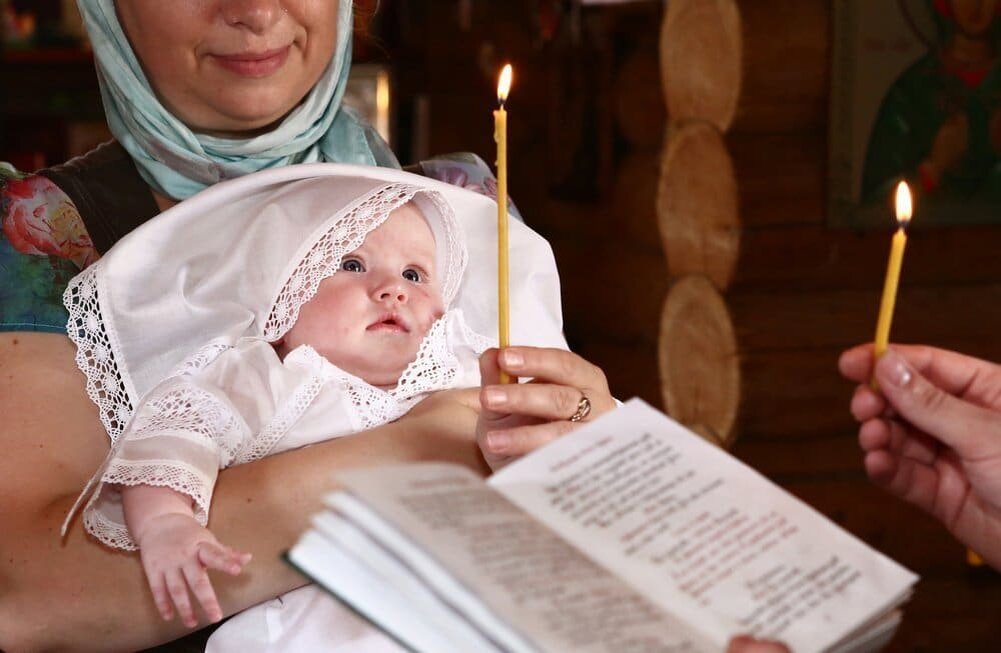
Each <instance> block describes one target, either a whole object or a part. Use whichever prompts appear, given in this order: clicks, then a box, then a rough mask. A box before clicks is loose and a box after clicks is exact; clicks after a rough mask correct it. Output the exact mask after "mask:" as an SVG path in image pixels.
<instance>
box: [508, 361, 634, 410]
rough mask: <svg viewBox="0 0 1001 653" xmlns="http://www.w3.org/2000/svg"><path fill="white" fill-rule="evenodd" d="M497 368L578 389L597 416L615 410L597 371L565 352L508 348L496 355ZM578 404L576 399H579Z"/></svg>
mask: <svg viewBox="0 0 1001 653" xmlns="http://www.w3.org/2000/svg"><path fill="white" fill-rule="evenodd" d="M497 360H498V364H499V365H500V367H501V369H503V370H504V371H505V372H507V373H508V374H511V375H513V376H520V377H532V378H534V379H537V380H539V381H541V382H545V383H552V384H556V385H566V386H570V387H574V388H577V389H578V390H580V391H581V392H582V393H583V394H585V395H587V396H588V397H589V399H590V400H591V402H592V404H594V408H595V409H596V410H597V411H598V412H599V413H601V412H604V411H606V410H609V409H611V408H614V406H615V402H614V400H612V397H611V395H610V394H609V392H608V381H607V380H606V379H605V373H604V372H602V371H601V368H600V367H597V366H595V365H592V364H591V363H589V362H588V361H586V360H584V359H583V358H581V357H580V356H578V355H577V354H575V353H573V352H570V351H566V350H564V349H552V348H550V349H547V348H542V347H507V348H505V349H504V350H503V351H501V352H499V354H498V357H497ZM578 400H579V398H578Z"/></svg>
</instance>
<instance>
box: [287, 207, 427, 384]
mask: <svg viewBox="0 0 1001 653" xmlns="http://www.w3.org/2000/svg"><path fill="white" fill-rule="evenodd" d="M438 274H439V271H438V270H437V269H436V266H435V241H434V235H433V234H432V233H431V228H430V227H429V226H428V224H427V222H425V220H424V217H423V216H422V215H421V214H420V212H419V211H418V210H417V208H416V207H414V206H413V205H412V204H405V205H403V206H402V207H400V208H398V209H396V210H395V211H393V212H392V213H391V214H390V216H389V217H388V218H387V219H386V221H385V222H383V223H382V224H381V225H380V226H379V227H378V228H377V229H374V230H372V231H371V232H369V234H368V236H367V237H366V238H365V242H364V243H362V246H361V247H359V248H358V249H356V250H355V251H353V252H351V253H350V254H346V255H345V256H344V258H343V260H342V261H341V269H340V270H339V271H338V272H337V273H336V274H334V275H332V276H330V277H327V278H326V279H324V280H323V282H321V283H320V287H319V289H318V290H317V292H316V295H315V296H314V297H313V298H312V299H310V300H309V301H308V302H307V303H306V304H304V305H303V307H302V308H301V309H300V311H299V319H298V320H297V321H296V323H295V324H294V325H293V326H292V328H291V329H290V330H289V332H288V333H287V334H286V336H285V339H284V342H283V344H282V346H281V347H280V349H279V351H280V353H281V354H282V355H283V356H284V354H285V353H287V352H288V351H291V350H292V349H295V348H296V347H298V346H300V345H303V344H308V345H310V346H312V347H313V348H314V349H315V350H316V351H317V352H319V353H320V354H322V355H323V356H324V357H325V358H326V359H327V360H329V361H330V362H331V363H333V364H334V365H337V366H338V367H340V368H341V369H343V370H345V371H347V372H350V373H351V374H354V375H355V376H358V377H360V378H362V379H364V380H365V381H367V382H368V383H371V384H372V385H375V386H380V387H392V386H395V385H396V382H397V380H399V378H400V375H401V374H402V373H403V370H404V369H406V367H407V365H408V364H409V363H410V362H411V361H412V360H414V358H416V357H417V350H418V348H419V347H420V344H421V341H422V340H423V339H424V336H425V335H426V334H427V332H428V329H429V328H430V327H431V325H432V324H433V323H434V321H435V320H436V319H438V318H439V317H441V315H442V313H443V311H444V302H443V301H442V297H441V279H439V278H438Z"/></svg>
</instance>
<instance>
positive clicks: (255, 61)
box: [213, 45, 292, 77]
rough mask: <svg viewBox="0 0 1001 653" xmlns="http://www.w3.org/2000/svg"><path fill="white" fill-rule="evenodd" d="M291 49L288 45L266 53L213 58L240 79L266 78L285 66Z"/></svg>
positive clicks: (218, 55)
mask: <svg viewBox="0 0 1001 653" xmlns="http://www.w3.org/2000/svg"><path fill="white" fill-rule="evenodd" d="M291 47H292V46H290V45H286V46H285V47H284V48H278V49H276V50H268V51H267V52H247V53H241V54H227V55H220V54H217V55H213V56H214V57H215V60H216V62H217V63H218V64H219V65H220V66H222V67H223V68H225V69H226V70H228V71H230V72H231V73H234V74H237V75H240V76H242V77H267V76H268V75H270V74H272V73H273V72H275V71H276V70H278V69H279V68H281V67H282V66H283V65H285V61H286V60H287V59H288V53H289V49H290V48H291Z"/></svg>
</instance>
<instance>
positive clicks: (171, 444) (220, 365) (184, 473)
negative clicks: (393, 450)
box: [84, 311, 490, 653]
mask: <svg viewBox="0 0 1001 653" xmlns="http://www.w3.org/2000/svg"><path fill="white" fill-rule="evenodd" d="M461 315H462V314H461V311H450V312H448V313H446V315H445V316H444V317H443V318H441V319H440V320H438V321H437V322H436V323H435V324H434V325H433V326H432V336H433V335H435V332H437V335H438V336H439V337H429V338H428V339H427V340H426V342H427V343H436V342H437V343H441V342H445V343H447V346H446V347H445V348H444V349H443V350H442V349H440V350H439V351H438V352H429V351H428V347H426V346H425V347H422V350H421V353H420V354H419V355H418V356H419V358H421V357H423V363H422V365H421V369H422V370H424V371H425V373H426V371H427V370H428V369H429V366H428V365H427V361H428V358H431V359H435V358H438V359H441V364H440V365H431V366H430V369H432V370H438V371H440V372H442V376H441V378H440V380H439V383H437V384H436V385H437V386H439V388H440V389H445V388H450V387H455V388H457V387H470V386H475V385H476V384H477V383H478V382H479V379H478V375H477V372H478V370H476V369H475V366H474V365H473V363H474V361H475V360H476V358H477V357H478V355H479V354H480V353H481V352H482V351H483V350H484V349H485V348H486V347H487V346H488V345H489V344H490V343H489V341H487V339H485V338H482V337H481V336H479V335H478V334H475V333H473V332H472V331H470V330H468V328H466V327H465V324H464V322H463V320H462V317H461ZM441 336H444V337H443V338H442V337H441ZM206 361H210V362H207V363H206ZM189 368H190V369H188V370H187V371H182V372H181V373H179V374H177V375H175V376H172V377H171V378H169V379H167V380H165V381H164V382H163V383H161V384H160V385H158V386H157V387H156V388H155V389H154V390H153V391H151V392H150V393H149V394H148V395H147V397H146V398H144V400H143V401H142V402H141V404H140V405H139V407H138V408H137V410H136V413H135V417H134V418H133V420H132V423H131V424H130V426H129V427H128V428H127V429H126V430H125V431H124V432H123V433H122V435H121V437H120V438H119V441H118V443H117V444H116V446H115V449H114V452H113V454H112V455H111V456H109V460H108V463H107V466H106V468H105V469H104V471H103V473H102V477H101V483H100V485H99V487H98V489H97V491H96V492H95V495H94V499H93V501H92V502H91V503H90V504H89V505H88V507H87V508H86V509H85V511H84V525H85V527H86V528H87V530H88V531H89V532H90V533H91V534H93V535H94V536H95V537H97V538H98V539H100V540H101V541H102V542H104V543H105V544H108V545H109V546H114V547H117V548H123V549H135V548H137V547H136V545H135V543H134V542H133V540H132V538H131V535H130V534H129V532H128V529H127V528H126V526H125V521H124V513H123V510H122V505H121V493H120V491H119V490H118V487H117V486H119V485H137V484H150V485H165V486H167V487H171V488H173V489H174V490H177V491H179V492H183V493H185V494H188V495H189V496H191V497H192V499H193V501H194V506H195V516H196V518H197V519H198V521H200V522H201V523H202V524H205V523H206V521H207V519H208V511H209V506H210V504H211V500H212V490H213V487H214V485H215V480H216V477H217V475H218V470H219V469H221V468H224V467H228V466H230V465H235V464H240V463H245V462H250V461H252V460H256V459H258V458H261V457H263V456H266V455H269V454H273V453H279V452H281V451H286V450H288V449H294V448H298V447H302V446H306V445H310V444H314V443H316V442H320V441H323V440H329V439H332V438H335V437H340V436H343V435H348V434H351V433H356V432H359V431H364V430H366V429H368V428H371V427H373V426H377V425H378V424H382V423H385V422H389V421H392V420H394V419H397V418H398V417H400V416H402V415H403V414H404V413H406V411H407V410H409V409H410V408H411V407H412V406H413V405H414V404H416V403H417V402H418V401H419V400H420V399H421V398H423V397H424V396H426V394H427V393H426V392H425V393H419V394H413V393H411V392H408V391H407V388H406V387H405V382H406V381H405V380H406V377H407V375H406V372H404V375H403V377H401V382H400V384H399V385H398V386H397V387H395V388H393V389H392V390H382V389H379V388H376V387H374V386H371V385H369V384H367V383H365V382H364V381H363V380H361V379H359V378H358V377H356V376H354V375H352V374H349V373H348V372H345V371H344V370H342V369H340V368H339V367H337V366H335V365H333V364H331V363H330V362H329V361H327V360H326V359H325V358H323V357H322V356H321V355H320V354H318V353H317V352H316V351H315V350H314V349H313V348H312V347H309V346H308V345H302V346H300V347H297V348H296V349H295V350H293V351H292V352H290V353H289V354H288V355H287V356H286V357H285V359H284V360H282V359H280V358H279V357H278V355H277V353H276V352H275V350H274V348H273V346H272V345H271V344H269V343H268V342H266V341H265V340H263V339H260V338H243V339H241V340H239V341H238V342H237V343H236V344H235V345H234V346H232V347H219V348H217V349H215V350H213V348H212V347H208V348H206V349H203V350H202V352H200V355H199V356H196V357H194V359H193V361H192V363H191V364H190V365H189ZM316 650H325V651H339V650H343V651H358V652H361V653H384V652H385V653H389V652H393V653H396V652H398V651H401V650H402V649H401V648H400V647H399V645H397V644H396V643H395V642H394V641H393V640H392V639H390V638H389V637H387V636H386V635H384V634H383V633H382V632H381V631H379V630H377V629H375V628H373V627H372V626H371V625H369V624H368V623H367V622H365V621H364V620H362V619H360V618H359V617H358V616H357V615H355V614H354V613H353V612H352V611H351V610H350V609H348V608H346V607H345V606H344V605H343V604H341V603H340V602H339V601H337V600H335V599H334V598H333V597H331V596H329V595H327V594H326V593H325V592H323V591H322V590H320V589H319V588H317V587H316V586H313V585H308V586H306V587H302V588H299V589H297V590H294V591H292V592H288V593H286V594H284V595H282V596H280V597H277V598H275V599H272V600H270V601H266V602H264V603H262V604H260V605H258V606H255V607H253V608H250V609H248V610H245V611H244V612H242V613H240V614H238V615H236V616H235V617H233V618H232V619H231V620H230V621H229V622H227V623H226V624H223V625H222V626H221V627H220V628H219V629H218V630H217V631H216V632H215V633H214V634H213V635H212V637H211V639H210V640H209V643H208V646H207V648H206V651H207V652H210V653H231V652H232V653H236V652H240V653H249V652H251V651H253V652H258V653H264V652H271V651H273V652H275V653H278V652H291V651H300V652H303V653H305V652H309V651H316Z"/></svg>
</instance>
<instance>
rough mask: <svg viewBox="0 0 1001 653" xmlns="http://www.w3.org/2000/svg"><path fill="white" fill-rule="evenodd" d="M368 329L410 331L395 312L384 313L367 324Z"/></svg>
mask: <svg viewBox="0 0 1001 653" xmlns="http://www.w3.org/2000/svg"><path fill="white" fill-rule="evenodd" d="M367 330H368V331H395V332H399V333H410V327H409V326H408V325H407V323H406V322H405V321H404V320H403V319H402V318H401V317H400V316H399V315H397V314H396V313H386V314H385V315H382V316H380V317H379V319H378V320H376V321H375V322H373V323H372V324H370V325H368V328H367Z"/></svg>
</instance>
